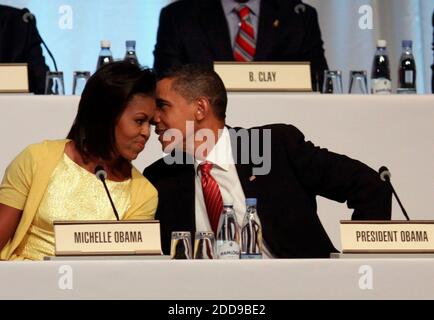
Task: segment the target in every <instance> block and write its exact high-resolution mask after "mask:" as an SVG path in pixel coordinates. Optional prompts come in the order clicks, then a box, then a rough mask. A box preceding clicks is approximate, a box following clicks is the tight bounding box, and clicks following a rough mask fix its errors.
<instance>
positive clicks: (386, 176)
mask: <svg viewBox="0 0 434 320" xmlns="http://www.w3.org/2000/svg"><path fill="white" fill-rule="evenodd" d="M378 173H379V174H380V179H381V180H382V181H384V182H386V183H388V184H389V186H390V188H392V193H393V195H394V196H395V198H396V200H398V204H399V206H400V207H401V211H402V213H403V214H404V216H405V218H406V219H407V221H410V218H409V217H408V215H407V211H405V209H404V206H403V205H402V203H401V200H399V197H398V195H397V193H396V192H395V189H394V188H393V186H392V182H390V178H391V177H392V175H391V174H390V171H389V169H387V168H386V167H385V166H382V167H381V168H380V169H379V170H378Z"/></svg>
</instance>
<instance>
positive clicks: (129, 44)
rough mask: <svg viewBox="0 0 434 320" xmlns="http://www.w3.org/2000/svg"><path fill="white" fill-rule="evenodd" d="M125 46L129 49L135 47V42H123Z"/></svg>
mask: <svg viewBox="0 0 434 320" xmlns="http://www.w3.org/2000/svg"><path fill="white" fill-rule="evenodd" d="M125 46H126V47H128V48H130V47H136V40H127V41H125Z"/></svg>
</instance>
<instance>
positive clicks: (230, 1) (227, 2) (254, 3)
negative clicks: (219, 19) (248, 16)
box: [221, 0, 261, 16]
mask: <svg viewBox="0 0 434 320" xmlns="http://www.w3.org/2000/svg"><path fill="white" fill-rule="evenodd" d="M221 3H222V6H223V11H224V12H225V16H228V15H230V14H231V13H232V12H234V10H235V9H236V8H237V7H238V6H239V5H240V4H242V5H245V6H247V7H249V9H250V11H251V12H252V13H253V14H254V15H255V16H258V13H259V6H260V4H261V1H260V0H249V1H247V2H246V3H238V2H236V1H235V0H221Z"/></svg>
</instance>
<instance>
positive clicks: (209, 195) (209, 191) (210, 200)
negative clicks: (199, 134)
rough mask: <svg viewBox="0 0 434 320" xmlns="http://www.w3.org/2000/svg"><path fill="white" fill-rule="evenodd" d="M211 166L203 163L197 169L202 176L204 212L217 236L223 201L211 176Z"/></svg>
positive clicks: (208, 163)
mask: <svg viewBox="0 0 434 320" xmlns="http://www.w3.org/2000/svg"><path fill="white" fill-rule="evenodd" d="M212 166H213V164H212V163H210V162H203V163H202V164H201V165H200V166H199V168H200V172H201V174H202V178H201V182H202V191H203V198H204V200H205V206H206V211H207V213H208V218H209V222H210V224H211V228H212V231H214V234H215V235H217V227H218V223H219V218H220V214H221V212H222V210H223V199H222V195H221V193H220V188H219V186H218V184H217V182H216V181H215V180H214V178H213V177H212V176H211V173H210V172H211V168H212Z"/></svg>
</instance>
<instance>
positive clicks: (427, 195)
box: [0, 93, 434, 299]
mask: <svg viewBox="0 0 434 320" xmlns="http://www.w3.org/2000/svg"><path fill="white" fill-rule="evenodd" d="M78 102H79V97H76V96H31V95H0V114H1V116H0V147H1V148H0V150H1V151H0V177H2V175H3V172H4V170H5V168H6V167H7V165H8V163H9V162H10V161H11V160H12V159H13V158H14V157H15V156H16V155H17V153H18V152H20V151H21V150H22V149H23V148H24V147H26V146H27V145H28V144H31V143H36V142H39V141H42V140H44V139H60V138H64V137H65V136H66V134H67V133H68V130H69V129H70V126H71V124H72V122H73V120H74V116H75V113H76V110H77V106H78ZM227 123H228V124H229V125H232V126H244V127H251V126H255V125H260V124H266V123H289V124H293V125H295V126H296V127H297V128H299V129H300V130H301V131H302V132H303V133H304V134H305V137H306V140H311V141H312V142H314V143H315V144H316V145H319V146H321V147H326V148H328V149H329V150H332V151H334V152H337V153H342V154H346V155H348V156H350V157H352V158H356V159H359V160H361V161H363V162H364V163H366V164H368V165H369V166H371V167H372V168H373V169H375V170H377V169H378V168H379V167H380V166H382V165H386V166H388V167H389V169H390V170H391V172H392V182H393V183H394V185H395V188H396V189H397V191H398V192H399V194H400V197H401V200H402V202H403V203H404V205H405V207H406V209H407V211H408V213H409V215H410V217H411V218H412V219H419V220H433V219H434V165H433V164H434V125H433V124H434V95H425V96H423V95H417V96H416V95H414V96H410V95H390V96H372V95H368V96H352V95H315V94H311V95H308V94H285V93H230V94H229V102H228V110H227ZM162 155H163V153H162V151H161V147H160V145H159V143H158V140H157V139H156V137H155V135H152V137H151V139H150V140H149V141H148V144H147V145H146V148H145V151H144V152H143V153H142V154H141V156H140V157H139V158H138V159H137V160H136V161H135V162H134V164H135V165H136V166H137V167H138V168H139V170H141V169H143V168H144V167H145V166H147V165H149V164H150V163H152V162H153V161H155V160H157V159H158V158H160V157H161V156H162ZM318 212H319V216H320V219H321V222H322V223H323V225H324V227H325V229H326V231H327V233H328V234H329V236H330V238H331V239H332V241H333V244H334V245H335V247H336V248H338V249H339V248H340V237H339V220H341V219H349V218H350V217H351V210H349V209H348V208H347V207H346V206H345V205H344V204H339V203H335V202H332V201H329V200H327V199H323V198H318ZM392 217H393V219H399V220H401V219H403V216H402V214H401V213H400V211H399V207H398V206H397V205H396V201H393V215H392ZM69 272H72V273H69ZM68 275H71V276H72V277H73V278H72V279H73V282H72V285H73V286H72V289H68V288H67V286H66V289H65V288H63V289H62V284H61V283H62V281H63V280H65V279H63V278H62V276H65V277H68ZM62 279H63V280H62ZM0 284H1V285H0V298H3V299H4V298H54V299H65V298H66V299H79V298H83V299H87V298H117V299H118V298H119V299H130V298H131V299H307V298H312V299H377V298H380V299H433V298H434V259H432V258H429V257H427V258H404V257H403V258H397V259H395V258H394V259H392V258H377V259H325V260H262V261H167V260H149V259H146V260H108V261H99V260H95V261H93V260H92V261H90V260H84V261H77V260H72V261H45V262H1V263H0ZM5 288H7V290H6V289H5Z"/></svg>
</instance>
